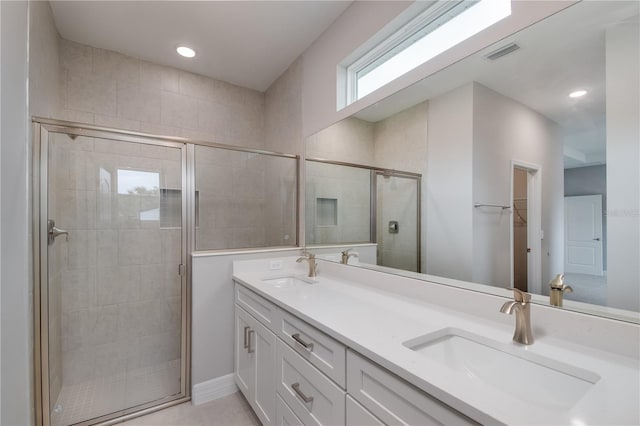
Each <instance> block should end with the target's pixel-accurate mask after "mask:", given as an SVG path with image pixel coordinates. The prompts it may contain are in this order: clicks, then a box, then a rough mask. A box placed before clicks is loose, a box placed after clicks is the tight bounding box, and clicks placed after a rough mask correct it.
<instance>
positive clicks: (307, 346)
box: [291, 333, 313, 351]
mask: <svg viewBox="0 0 640 426" xmlns="http://www.w3.org/2000/svg"><path fill="white" fill-rule="evenodd" d="M291 338H292V339H293V340H295V341H296V342H298V343H300V344H301V345H302V346H304V348H305V349H307V350H309V351H312V350H313V343H307V342H305V341H304V340H302V338H301V337H300V333H296V334H292V335H291Z"/></svg>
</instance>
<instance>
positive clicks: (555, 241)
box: [305, 1, 640, 322]
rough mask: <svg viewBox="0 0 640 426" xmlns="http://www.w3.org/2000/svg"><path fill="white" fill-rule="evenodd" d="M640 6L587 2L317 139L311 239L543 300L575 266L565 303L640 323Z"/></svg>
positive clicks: (311, 144) (399, 268) (432, 276)
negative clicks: (380, 203)
mask: <svg viewBox="0 0 640 426" xmlns="http://www.w3.org/2000/svg"><path fill="white" fill-rule="evenodd" d="M638 14H639V3H638V2H625V1H620V2H616V1H606V2H605V1H596V2H589V1H584V2H580V3H576V4H574V5H572V6H570V7H568V8H566V9H564V10H563V11H561V12H559V13H557V14H555V15H553V16H550V17H548V18H546V19H545V20H543V21H541V22H539V23H537V24H535V25H533V26H531V27H528V28H526V29H524V30H522V31H520V32H518V33H516V34H513V35H511V36H509V37H507V38H505V39H503V40H502V41H500V42H499V43H496V44H495V45H492V46H490V47H487V48H486V49H484V50H482V51H480V52H477V53H476V54H474V55H471V56H469V57H467V58H465V59H464V60H462V61H459V62H457V63H455V64H453V65H451V66H449V67H448V68H446V69H444V70H442V71H440V72H438V73H436V74H434V75H431V76H429V77H428V78H426V79H424V80H423V81H421V82H418V83H416V84H415V85H413V86H411V87H409V88H407V89H404V90H402V91H400V92H398V93H396V94H394V95H392V96H390V97H389V98H387V99H385V100H383V101H381V102H379V103H377V104H375V105H373V106H371V107H369V108H366V109H365V110H362V111H360V112H359V113H357V114H355V115H354V116H352V117H349V118H347V119H344V120H342V121H340V122H338V123H336V124H334V125H332V126H331V127H329V128H327V129H324V130H322V131H320V132H319V133H317V134H315V135H313V136H311V137H309V138H308V139H307V141H306V157H307V162H306V166H305V167H306V170H307V175H306V181H307V186H306V189H307V199H306V212H307V230H306V237H307V248H312V247H313V246H314V245H326V244H340V243H344V244H351V243H354V244H356V243H358V244H360V246H358V247H356V250H355V251H357V249H360V250H363V251H365V249H366V248H367V247H368V246H367V244H366V243H369V244H370V246H371V247H373V248H374V250H376V251H377V253H376V255H375V256H360V258H359V259H352V258H347V261H348V263H349V264H354V265H355V266H363V267H369V268H379V269H382V270H385V271H388V272H393V273H398V274H405V275H407V274H410V275H411V276H416V275H415V273H416V272H418V273H421V275H419V276H420V277H423V278H424V279H426V280H429V281H435V282H441V283H444V284H452V285H460V286H465V287H468V288H473V289H475V290H479V291H487V292H491V293H494V294H503V295H508V294H509V289H511V288H513V287H516V288H519V289H522V290H525V291H528V292H530V293H533V294H534V295H538V296H537V297H534V300H535V301H537V302H539V303H549V282H550V281H551V280H552V279H553V278H554V277H555V276H556V275H557V274H560V273H564V274H565V276H564V281H565V283H566V284H569V285H570V286H571V287H572V289H573V292H572V293H566V294H565V302H564V307H565V308H568V309H574V310H578V311H582V312H589V313H594V314H598V315H605V316H611V317H616V318H621V319H625V320H630V321H636V322H637V321H638V318H639V315H638V311H639V309H640V259H639V258H638V256H639V255H638V253H639V247H640V172H639V169H640V148H639V144H640V141H639V138H640V136H639V130H638V129H639V124H638V122H639V117H638V103H639V102H640V93H639V77H638V52H639V51H640V45H639V41H640V35H639V34H640V33H639V17H638ZM376 171H377V172H378V173H376ZM385 171H386V174H387V175H388V176H386V177H385ZM394 172H396V173H398V175H400V176H402V175H403V174H404V177H412V178H414V180H413V182H414V184H413V185H411V184H410V180H407V179H405V180H400V179H397V180H396V181H392V180H391V178H393V177H394V176H393V173H394ZM378 178H380V180H377V179H378ZM385 179H387V182H385ZM332 186H333V187H335V188H340V189H341V191H342V195H340V196H329V195H327V194H329V193H336V192H335V191H333V192H332V190H330V187H332ZM381 193H382V194H381ZM378 197H382V198H385V197H386V198H387V199H389V198H390V197H393V198H392V200H393V201H392V202H391V204H392V207H391V208H389V209H388V212H387V213H385V215H384V216H383V217H381V216H382V215H381V213H380V212H379V209H378V208H377V207H376V203H375V202H374V201H375V200H376V199H377V198H378ZM411 212H413V213H411ZM412 214H414V215H417V216H415V217H413V216H412ZM309 215H321V216H322V217H320V218H318V217H316V216H314V217H310V216H309ZM407 234H410V235H407ZM400 236H402V237H403V238H404V240H402V241H400V239H399V237H400ZM394 238H395V240H394ZM389 241H391V242H389ZM394 241H397V242H394ZM410 248H411V249H412V250H414V251H411V250H409V249H410ZM389 252H391V253H392V254H395V258H394V261H393V263H387V264H385V263H384V259H385V258H386V259H390V258H392V257H394V256H393V255H391V256H390V255H389V254H388V253H389ZM416 252H417V253H418V254H417V257H413V258H411V259H410V257H411V256H415V253H416ZM381 259H382V260H381ZM413 259H415V260H413ZM335 260H343V259H338V258H336V259H335ZM403 260H405V261H404V262H403Z"/></svg>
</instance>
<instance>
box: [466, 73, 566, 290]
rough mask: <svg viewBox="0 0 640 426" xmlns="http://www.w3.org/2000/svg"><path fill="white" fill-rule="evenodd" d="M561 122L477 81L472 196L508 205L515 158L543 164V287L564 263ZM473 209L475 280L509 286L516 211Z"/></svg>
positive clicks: (489, 202)
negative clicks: (556, 121) (511, 245)
mask: <svg viewBox="0 0 640 426" xmlns="http://www.w3.org/2000/svg"><path fill="white" fill-rule="evenodd" d="M556 127H557V126H556V124H555V123H553V122H552V121H551V120H549V119H547V118H546V117H544V116H542V115H541V114H538V113H537V112H535V111H533V110H531V109H530V108H528V107H526V106H524V105H522V104H520V103H518V102H516V101H514V100H513V99H511V98H508V97H506V96H502V95H501V94H499V93H497V92H495V91H493V90H491V89H489V88H487V87H485V86H483V85H481V84H478V83H473V201H474V203H483V204H500V205H502V204H505V205H509V201H510V199H511V161H512V160H517V161H520V162H525V163H529V164H535V165H537V166H539V167H540V169H541V171H542V178H541V179H542V206H543V210H542V211H543V213H542V229H543V230H544V237H545V238H544V239H543V240H542V255H543V256H542V284H543V286H542V287H543V289H544V288H546V287H547V286H546V285H545V284H546V283H548V282H549V280H550V279H551V277H552V276H553V275H555V274H557V273H561V272H562V268H563V266H564V264H563V259H564V252H563V230H564V214H563V212H564V207H563V206H564V204H563V202H564V198H563V197H564V192H563V191H564V189H563V187H564V186H563V185H564V184H563V182H564V173H563V165H562V141H561V139H560V137H559V134H558V131H557V128H556ZM468 208H470V207H468ZM472 210H473V265H474V266H473V279H472V281H473V282H476V283H480V284H487V285H493V286H498V287H505V288H509V287H510V286H511V272H510V271H511V269H510V268H511V266H510V263H511V247H510V238H511V237H510V223H511V221H512V217H511V212H510V211H503V210H499V209H480V208H477V209H472ZM530 244H531V242H530ZM530 266H531V265H530ZM530 286H531V284H530ZM530 288H531V287H530Z"/></svg>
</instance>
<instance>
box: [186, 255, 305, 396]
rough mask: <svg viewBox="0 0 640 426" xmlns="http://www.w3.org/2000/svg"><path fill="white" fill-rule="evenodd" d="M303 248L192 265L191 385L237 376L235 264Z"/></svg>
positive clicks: (199, 259)
mask: <svg viewBox="0 0 640 426" xmlns="http://www.w3.org/2000/svg"><path fill="white" fill-rule="evenodd" d="M301 253H302V249H284V250H271V251H264V250H262V251H252V252H245V253H242V252H237V253H226V254H225V253H219V254H211V255H206V254H198V255H194V256H193V263H192V309H191V321H192V329H191V383H192V384H193V385H197V384H198V383H202V382H206V381H208V380H211V379H214V378H217V377H222V376H225V375H227V374H230V373H233V347H234V340H233V339H234V336H233V313H234V310H233V309H234V295H233V278H232V276H233V262H234V261H236V260H252V259H266V258H275V257H283V256H297V255H300V254H301Z"/></svg>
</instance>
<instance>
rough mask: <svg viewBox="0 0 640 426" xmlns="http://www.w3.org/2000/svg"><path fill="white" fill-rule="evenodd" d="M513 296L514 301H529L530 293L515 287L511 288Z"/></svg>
mask: <svg viewBox="0 0 640 426" xmlns="http://www.w3.org/2000/svg"><path fill="white" fill-rule="evenodd" d="M513 298H514V300H515V301H516V302H520V303H529V302H530V301H531V295H530V294H529V293H526V292H524V291H522V290H518V289H517V288H515V287H514V288H513Z"/></svg>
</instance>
